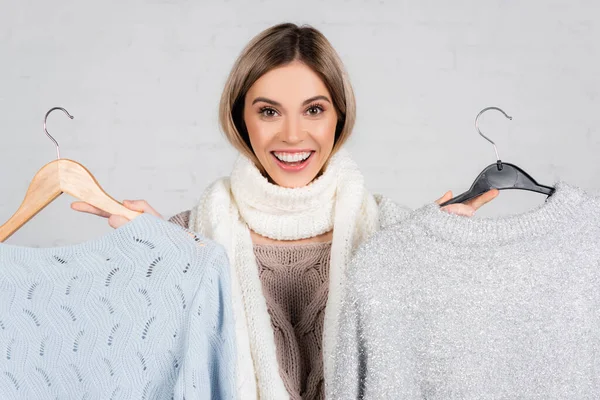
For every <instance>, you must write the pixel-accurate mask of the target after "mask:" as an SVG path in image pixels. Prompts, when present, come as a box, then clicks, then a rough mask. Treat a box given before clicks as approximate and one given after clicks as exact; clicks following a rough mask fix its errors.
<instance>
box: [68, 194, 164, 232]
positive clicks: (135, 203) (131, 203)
mask: <svg viewBox="0 0 600 400" xmlns="http://www.w3.org/2000/svg"><path fill="white" fill-rule="evenodd" d="M123 205H124V206H125V207H127V208H129V209H130V210H132V211H137V212H142V213H148V214H151V215H154V216H155V217H158V218H163V217H162V216H161V215H160V214H159V213H158V212H157V211H156V210H155V209H154V208H152V207H151V206H150V204H148V202H147V201H146V200H124V201H123ZM71 208H72V209H73V210H75V211H80V212H85V213H88V214H94V215H97V216H99V217H102V218H108V224H109V225H110V226H111V227H113V228H115V229H116V228H118V227H120V226H121V225H125V224H126V223H128V222H129V220H128V219H127V218H125V217H122V216H120V215H114V214H109V213H107V212H106V211H102V210H101V209H99V208H97V207H94V206H93V205H91V204H89V203H86V202H84V201H76V202H73V203H71Z"/></svg>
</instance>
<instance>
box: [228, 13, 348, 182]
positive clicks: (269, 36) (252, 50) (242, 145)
mask: <svg viewBox="0 0 600 400" xmlns="http://www.w3.org/2000/svg"><path fill="white" fill-rule="evenodd" d="M293 61H300V62H302V63H304V64H305V65H307V66H308V67H309V68H311V69H312V70H313V71H314V72H315V73H316V74H317V75H319V76H320V77H321V79H322V80H323V83H324V84H325V86H326V87H327V90H328V91H329V93H330V94H331V97H332V99H331V100H332V102H333V106H334V108H335V111H336V114H337V116H338V121H337V125H336V131H335V142H334V146H333V152H332V154H334V153H335V152H336V151H337V150H339V148H340V147H341V146H342V145H343V144H344V143H345V142H346V140H347V139H348V137H349V136H350V134H351V132H352V128H353V127H354V121H355V119H356V103H355V100H354V92H353V90H352V86H351V85H350V80H349V79H348V75H347V73H346V71H345V68H344V65H343V64H342V61H341V60H340V58H339V56H338V54H337V53H336V51H335V50H334V48H333V46H331V43H329V41H328V40H327V39H326V38H325V36H324V35H323V34H322V33H321V32H319V31H318V30H317V29H315V28H312V27H310V26H298V25H295V24H291V23H285V24H279V25H275V26H272V27H271V28H268V29H266V30H264V31H263V32H261V33H259V34H258V35H257V36H255V37H254V38H253V39H252V40H251V41H250V43H248V45H247V46H246V48H245V49H244V50H243V51H242V53H241V54H240V56H239V57H238V59H237V60H236V62H235V64H234V66H233V68H232V70H231V72H230V74H229V77H228V79H227V83H226V84H225V88H224V89H223V94H222V96H221V103H220V107H219V122H220V124H221V129H223V132H224V133H225V136H226V137H227V139H228V140H229V142H230V143H231V144H232V145H233V146H234V147H235V148H236V149H237V150H238V151H240V152H241V153H242V154H244V155H246V156H247V157H248V158H250V159H251V160H252V161H253V162H254V163H255V164H256V166H257V167H258V168H259V169H261V170H263V168H262V166H261V164H260V162H259V161H258V159H257V158H256V156H255V155H254V152H253V151H252V147H251V145H250V138H249V136H248V131H247V129H246V124H245V123H244V101H245V98H246V94H247V93H248V90H249V89H250V87H251V86H252V85H253V84H254V82H256V81H257V80H258V79H259V78H260V77H261V76H263V75H264V74H266V73H267V72H269V71H270V70H272V69H274V68H277V67H282V66H285V65H287V64H289V63H291V62H293Z"/></svg>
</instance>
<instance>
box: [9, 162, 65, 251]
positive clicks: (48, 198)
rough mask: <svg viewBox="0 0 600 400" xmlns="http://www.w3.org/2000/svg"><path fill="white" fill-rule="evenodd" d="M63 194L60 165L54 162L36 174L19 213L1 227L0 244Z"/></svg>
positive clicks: (18, 210)
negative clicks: (59, 173) (59, 171)
mask: <svg viewBox="0 0 600 400" xmlns="http://www.w3.org/2000/svg"><path fill="white" fill-rule="evenodd" d="M61 193H62V190H61V188H60V182H59V178H58V164H57V162H56V161H52V162H50V163H48V164H46V165H44V166H43V167H42V168H41V169H40V170H39V171H38V172H37V173H36V174H35V176H34V177H33V179H32V180H31V183H30V184H29V187H28V189H27V192H26V193H25V198H24V199H23V201H22V202H21V205H20V206H19V208H18V209H17V211H16V212H15V213H14V214H13V215H12V216H11V217H10V218H9V219H8V221H6V222H5V223H4V224H3V225H2V226H0V242H3V241H5V240H6V239H8V238H9V237H10V236H11V235H12V234H13V233H15V232H16V231H17V230H18V229H19V228H20V227H22V226H23V225H25V224H26V223H27V222H28V221H29V220H30V219H32V218H33V217H35V216H36V215H37V214H38V213H39V212H40V211H42V210H43V209H44V208H45V207H46V206H47V205H48V204H50V203H52V202H53V201H54V199H56V198H57V197H58V196H60V195H61Z"/></svg>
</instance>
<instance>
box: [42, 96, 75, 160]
mask: <svg viewBox="0 0 600 400" xmlns="http://www.w3.org/2000/svg"><path fill="white" fill-rule="evenodd" d="M54 110H61V111H63V112H64V113H65V114H67V116H68V117H69V118H71V119H73V118H74V117H73V116H72V115H71V114H69V112H68V111H67V110H65V109H64V108H62V107H53V108H51V109H50V110H48V112H47V113H46V116H45V117H44V132H46V135H47V136H48V137H49V138H50V140H52V141H53V142H54V144H55V145H56V159H57V160H59V159H60V150H59V146H58V142H57V141H56V139H54V138H53V137H52V135H50V133H49V132H48V129H46V121H47V120H48V115H50V113H51V112H52V111H54Z"/></svg>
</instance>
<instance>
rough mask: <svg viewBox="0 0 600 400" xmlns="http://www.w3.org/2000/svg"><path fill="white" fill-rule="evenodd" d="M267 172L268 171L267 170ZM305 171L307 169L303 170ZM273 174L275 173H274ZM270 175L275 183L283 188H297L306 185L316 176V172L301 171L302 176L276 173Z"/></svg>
mask: <svg viewBox="0 0 600 400" xmlns="http://www.w3.org/2000/svg"><path fill="white" fill-rule="evenodd" d="M267 172H268V171H267ZM305 172H307V171H305ZM274 175H275V174H274ZM274 175H271V177H272V178H271V179H272V181H273V182H274V183H275V184H276V185H277V186H281V187H285V188H299V187H304V186H307V185H308V184H309V183H311V182H312V181H313V180H314V179H315V178H316V175H317V174H316V172H315V173H314V174H312V173H303V174H302V176H285V175H287V174H281V173H279V174H277V175H275V176H274Z"/></svg>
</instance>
